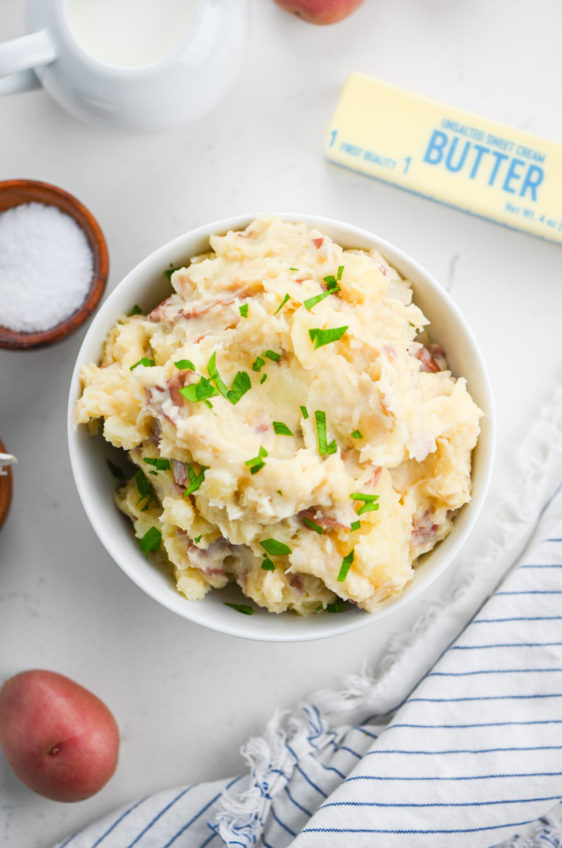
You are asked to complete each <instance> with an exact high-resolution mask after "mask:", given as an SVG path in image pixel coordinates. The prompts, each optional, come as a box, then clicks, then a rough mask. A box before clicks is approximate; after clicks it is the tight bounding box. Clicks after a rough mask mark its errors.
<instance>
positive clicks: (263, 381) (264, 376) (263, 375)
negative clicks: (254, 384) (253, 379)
mask: <svg viewBox="0 0 562 848" xmlns="http://www.w3.org/2000/svg"><path fill="white" fill-rule="evenodd" d="M266 380H267V374H262V375H261V380H260V386H261V384H262V383H265V381H266Z"/></svg>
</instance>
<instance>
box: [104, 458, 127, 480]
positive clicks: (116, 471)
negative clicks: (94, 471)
mask: <svg viewBox="0 0 562 848" xmlns="http://www.w3.org/2000/svg"><path fill="white" fill-rule="evenodd" d="M105 461H106V463H107V467H108V468H109V470H110V471H111V473H112V474H113V476H114V477H115V478H116V479H117V480H124V479H125V472H124V471H123V469H122V468H119V466H118V465H115V463H114V462H112V461H111V460H110V459H106V460H105Z"/></svg>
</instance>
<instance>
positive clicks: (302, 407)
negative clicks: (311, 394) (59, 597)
mask: <svg viewBox="0 0 562 848" xmlns="http://www.w3.org/2000/svg"><path fill="white" fill-rule="evenodd" d="M301 412H302V417H303V418H304V420H305V421H306V419H307V418H308V409H307V408H306V406H301Z"/></svg>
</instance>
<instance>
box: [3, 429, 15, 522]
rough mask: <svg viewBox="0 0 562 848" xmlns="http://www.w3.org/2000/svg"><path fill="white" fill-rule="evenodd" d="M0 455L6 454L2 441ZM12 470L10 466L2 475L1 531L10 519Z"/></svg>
mask: <svg viewBox="0 0 562 848" xmlns="http://www.w3.org/2000/svg"><path fill="white" fill-rule="evenodd" d="M0 453H6V448H5V447H4V443H3V442H2V439H0ZM12 485H13V484H12V469H11V468H10V467H9V466H8V468H6V469H5V473H4V474H2V475H0V530H1V529H2V525H3V524H4V522H5V520H6V518H7V517H8V512H9V511H10V504H11V503H12Z"/></svg>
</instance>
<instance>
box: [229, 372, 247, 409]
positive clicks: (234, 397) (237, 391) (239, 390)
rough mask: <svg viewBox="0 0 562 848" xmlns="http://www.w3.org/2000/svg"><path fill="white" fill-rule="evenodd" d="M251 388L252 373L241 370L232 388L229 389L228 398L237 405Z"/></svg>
mask: <svg viewBox="0 0 562 848" xmlns="http://www.w3.org/2000/svg"><path fill="white" fill-rule="evenodd" d="M251 388H252V381H251V380H250V375H249V374H247V373H246V371H239V372H238V373H237V375H236V377H235V378H234V381H233V383H232V388H231V389H229V390H228V394H227V398H228V400H229V401H230V402H231V403H232V404H233V405H235V404H237V403H238V401H239V400H240V398H242V397H244V395H245V394H246V392H249V391H250V389H251Z"/></svg>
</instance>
